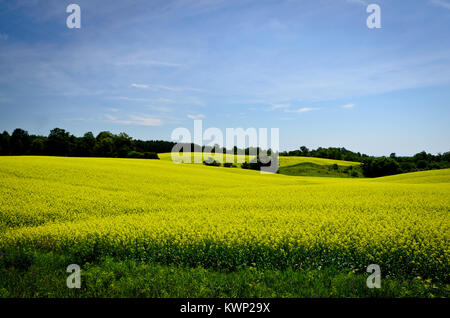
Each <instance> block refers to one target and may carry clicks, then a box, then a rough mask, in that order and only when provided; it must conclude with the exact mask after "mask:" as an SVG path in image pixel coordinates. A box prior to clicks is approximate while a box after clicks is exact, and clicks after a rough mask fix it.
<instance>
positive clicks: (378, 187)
mask: <svg viewBox="0 0 450 318" xmlns="http://www.w3.org/2000/svg"><path fill="white" fill-rule="evenodd" d="M280 162H281V160H280ZM327 164H328V163H327ZM449 212H450V169H447V170H439V171H429V172H419V173H412V174H405V175H398V176H392V177H386V178H379V179H371V180H369V179H343V178H314V177H292V176H284V175H262V174H260V173H259V172H256V171H250V170H244V169H227V168H222V167H218V168H216V167H207V166H204V165H184V164H176V163H173V162H171V161H170V160H139V159H111V158H58V157H0V260H1V258H2V257H5V256H4V255H5V253H8V251H22V252H23V251H27V252H32V253H36V252H42V253H54V254H58V255H66V256H67V255H68V256H70V257H71V260H73V262H81V263H83V264H84V263H89V262H95V260H97V259H100V258H112V259H116V260H118V261H119V260H121V261H123V260H136V261H139V262H145V263H155V264H166V265H170V266H171V265H180V266H185V267H188V268H196V267H201V268H205V269H214V270H225V271H229V272H233V271H236V270H239V269H240V268H242V267H243V266H244V267H245V266H247V267H248V266H250V267H255V268H259V269H263V270H291V271H294V272H295V271H301V270H303V269H314V270H317V269H318V270H320V269H321V268H329V267H332V268H335V269H338V270H340V271H342V272H351V271H352V272H355V271H356V272H360V273H361V272H362V273H364V272H365V269H366V268H367V266H368V265H369V264H378V265H379V266H380V268H381V270H382V275H383V277H385V276H387V277H394V278H396V277H399V278H402V279H405V278H414V277H422V278H424V279H429V280H430V281H432V282H440V283H444V284H448V283H449V273H450V266H449V265H450V246H449V244H448V243H449V238H450V231H449V230H450V228H449V226H450V218H449ZM1 264H2V263H1V262H0V266H1ZM0 287H1V286H0ZM0 293H1V288H0ZM0 296H1V295H0Z"/></svg>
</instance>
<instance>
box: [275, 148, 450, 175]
mask: <svg viewBox="0 0 450 318" xmlns="http://www.w3.org/2000/svg"><path fill="white" fill-rule="evenodd" d="M280 156H302V157H316V158H326V159H336V160H346V161H355V162H361V169H362V172H363V174H364V176H365V177H368V178H375V177H382V176H388V175H394V174H399V173H407V172H415V171H424V170H433V169H445V168H450V151H449V152H445V153H443V154H441V153H439V154H437V155H433V154H430V153H426V152H425V151H422V152H419V153H417V154H415V155H414V156H412V157H406V156H397V155H396V154H395V153H392V154H391V155H390V156H389V157H385V156H383V157H374V156H368V155H366V154H361V153H360V152H353V151H350V150H348V149H345V148H336V147H329V148H322V147H319V148H317V149H311V150H310V149H308V148H307V147H305V146H301V147H300V148H299V149H298V150H293V151H289V152H287V151H285V152H281V153H280Z"/></svg>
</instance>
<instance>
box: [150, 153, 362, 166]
mask: <svg viewBox="0 0 450 318" xmlns="http://www.w3.org/2000/svg"><path fill="white" fill-rule="evenodd" d="M185 155H186V158H189V157H190V159H191V163H194V162H195V158H197V161H198V162H200V163H201V162H203V160H206V159H208V158H209V157H212V158H214V159H216V160H217V161H219V162H221V163H223V162H225V161H226V155H225V154H222V155H219V154H218V155H217V156H216V157H215V156H214V154H211V155H207V154H203V153H201V152H191V153H189V154H185ZM158 156H159V158H160V159H161V160H170V161H172V154H171V153H170V152H166V153H160V154H158ZM233 158H234V159H233V163H237V162H238V161H239V162H244V161H249V158H254V156H248V155H247V156H244V155H233ZM175 161H177V162H181V160H180V161H179V160H175ZM300 163H314V164H316V165H326V166H329V165H333V164H337V165H339V166H344V167H348V166H358V165H359V164H360V163H359V162H352V161H344V160H334V159H325V158H315V157H295V156H290V157H286V156H279V165H280V167H287V166H294V165H297V164H300Z"/></svg>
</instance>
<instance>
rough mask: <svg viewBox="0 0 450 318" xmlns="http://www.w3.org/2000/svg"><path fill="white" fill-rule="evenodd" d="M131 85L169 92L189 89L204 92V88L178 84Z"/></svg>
mask: <svg viewBox="0 0 450 318" xmlns="http://www.w3.org/2000/svg"><path fill="white" fill-rule="evenodd" d="M131 87H135V88H144V89H152V90H166V91H171V92H183V91H191V92H204V91H205V90H204V89H199V88H192V87H179V86H167V85H151V84H137V83H133V84H131Z"/></svg>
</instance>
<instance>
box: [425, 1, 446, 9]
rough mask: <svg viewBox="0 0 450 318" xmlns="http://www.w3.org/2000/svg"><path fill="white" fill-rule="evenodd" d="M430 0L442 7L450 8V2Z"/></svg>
mask: <svg viewBox="0 0 450 318" xmlns="http://www.w3.org/2000/svg"><path fill="white" fill-rule="evenodd" d="M429 2H430V3H431V4H434V5H436V6H439V7H441V8H445V9H450V2H447V1H445V0H429Z"/></svg>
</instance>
